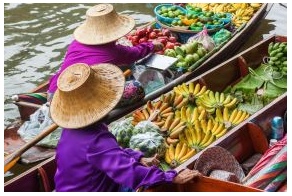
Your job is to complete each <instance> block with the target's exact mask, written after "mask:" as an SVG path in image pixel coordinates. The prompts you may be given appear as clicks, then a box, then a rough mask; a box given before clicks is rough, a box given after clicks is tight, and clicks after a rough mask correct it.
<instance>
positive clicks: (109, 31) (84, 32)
mask: <svg viewBox="0 0 292 196" xmlns="http://www.w3.org/2000/svg"><path fill="white" fill-rule="evenodd" d="M134 26H135V20H134V19H133V18H131V17H129V16H125V15H119V14H117V13H116V11H115V10H114V8H113V6H112V5H111V4H98V5H96V6H93V7H91V8H89V9H88V10H87V12H86V20H85V22H84V23H83V24H82V25H81V26H79V27H78V28H77V29H75V31H74V33H73V35H74V37H75V39H76V40H77V41H78V42H80V43H83V44H87V45H101V44H105V43H109V42H112V41H115V40H118V39H119V38H121V37H123V36H125V35H126V34H128V33H129V32H130V31H131V30H132V29H133V28H134Z"/></svg>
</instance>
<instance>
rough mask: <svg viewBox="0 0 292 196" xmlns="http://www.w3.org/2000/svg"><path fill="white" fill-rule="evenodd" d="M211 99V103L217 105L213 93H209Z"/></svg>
mask: <svg viewBox="0 0 292 196" xmlns="http://www.w3.org/2000/svg"><path fill="white" fill-rule="evenodd" d="M209 98H210V103H216V98H215V94H214V92H213V91H209Z"/></svg>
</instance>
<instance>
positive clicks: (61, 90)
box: [50, 63, 125, 129]
mask: <svg viewBox="0 0 292 196" xmlns="http://www.w3.org/2000/svg"><path fill="white" fill-rule="evenodd" d="M124 84H125V77H124V75H123V72H122V71H121V69H120V68H118V67H117V66H115V65H112V64H98V65H94V66H91V67H89V66H88V65H86V64H83V63H78V64H74V65H72V66H70V67H68V68H66V69H65V70H64V71H63V72H62V73H61V75H60V76H59V79H58V82H57V85H58V89H57V91H56V92H55V94H54V96H53V99H52V102H51V105H50V113H51V117H52V119H53V121H54V122H55V123H56V124H57V125H59V126H60V127H64V128H71V129H75V128H82V127H86V126H88V125H91V124H93V123H95V122H96V121H98V120H100V119H101V118H103V117H104V116H105V115H106V114H108V112H110V111H111V110H112V109H113V108H114V107H115V106H116V105H117V103H118V102H119V100H120V98H121V96H122V94H123V91H124Z"/></svg>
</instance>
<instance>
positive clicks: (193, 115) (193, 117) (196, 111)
mask: <svg viewBox="0 0 292 196" xmlns="http://www.w3.org/2000/svg"><path fill="white" fill-rule="evenodd" d="M198 118H199V113H198V108H197V107H195V108H194V110H193V112H192V117H191V123H194V122H195V120H197V119H198Z"/></svg>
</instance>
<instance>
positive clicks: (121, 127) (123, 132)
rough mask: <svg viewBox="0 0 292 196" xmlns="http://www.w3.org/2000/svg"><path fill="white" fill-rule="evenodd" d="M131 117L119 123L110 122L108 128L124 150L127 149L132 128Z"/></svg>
mask: <svg viewBox="0 0 292 196" xmlns="http://www.w3.org/2000/svg"><path fill="white" fill-rule="evenodd" d="M132 120H133V117H129V118H126V119H124V120H122V121H119V122H112V123H111V124H109V126H108V128H109V130H110V132H111V133H112V134H113V135H114V136H115V137H116V139H117V142H118V144H119V145H120V146H122V147H124V148H128V147H129V141H130V139H131V137H132V132H133V129H134V126H133V125H132Z"/></svg>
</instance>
